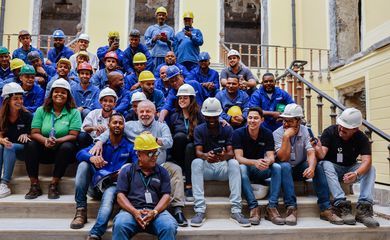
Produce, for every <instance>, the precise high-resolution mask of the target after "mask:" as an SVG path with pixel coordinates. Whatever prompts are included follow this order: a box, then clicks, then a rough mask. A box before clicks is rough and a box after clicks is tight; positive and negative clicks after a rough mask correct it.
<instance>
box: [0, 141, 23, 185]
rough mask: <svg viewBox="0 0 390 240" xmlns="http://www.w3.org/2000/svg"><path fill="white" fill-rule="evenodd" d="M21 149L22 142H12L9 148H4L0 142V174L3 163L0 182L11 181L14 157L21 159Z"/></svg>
mask: <svg viewBox="0 0 390 240" xmlns="http://www.w3.org/2000/svg"><path fill="white" fill-rule="evenodd" d="M23 149H24V144H19V143H12V147H11V148H6V147H4V146H3V145H2V144H0V176H1V174H2V173H3V169H2V168H3V164H4V174H3V176H2V177H1V182H2V183H9V182H10V181H11V177H12V173H13V172H14V167H15V162H16V158H18V159H21V160H23V158H24V156H23Z"/></svg>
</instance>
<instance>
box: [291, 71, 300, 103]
mask: <svg viewBox="0 0 390 240" xmlns="http://www.w3.org/2000/svg"><path fill="white" fill-rule="evenodd" d="M293 71H294V72H295V73H297V74H298V72H299V67H298V65H294V66H293ZM297 82H298V81H297V77H295V76H293V84H294V86H293V95H292V96H293V99H294V101H295V102H296V103H297V104H298V105H301V104H299V101H300V97H299V96H298V93H299V90H300V88H299V86H298V83H297ZM298 98H299V100H298Z"/></svg>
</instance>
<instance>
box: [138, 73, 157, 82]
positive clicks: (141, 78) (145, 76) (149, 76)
mask: <svg viewBox="0 0 390 240" xmlns="http://www.w3.org/2000/svg"><path fill="white" fill-rule="evenodd" d="M150 80H153V81H154V80H156V78H155V77H154V75H153V73H152V72H151V71H142V72H141V73H140V74H139V77H138V82H143V81H150Z"/></svg>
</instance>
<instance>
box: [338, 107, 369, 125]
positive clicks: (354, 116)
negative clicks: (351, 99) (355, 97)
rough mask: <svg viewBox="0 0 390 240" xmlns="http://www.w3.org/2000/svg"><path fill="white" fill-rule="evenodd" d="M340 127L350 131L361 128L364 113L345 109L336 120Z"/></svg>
mask: <svg viewBox="0 0 390 240" xmlns="http://www.w3.org/2000/svg"><path fill="white" fill-rule="evenodd" d="M336 122H337V124H338V125H341V126H343V127H345V128H348V129H354V128H358V127H360V125H362V122H363V116H362V113H361V112H360V111H359V110H358V109H356V108H347V109H345V110H344V111H343V112H342V113H341V114H340V116H339V117H338V118H337V120H336Z"/></svg>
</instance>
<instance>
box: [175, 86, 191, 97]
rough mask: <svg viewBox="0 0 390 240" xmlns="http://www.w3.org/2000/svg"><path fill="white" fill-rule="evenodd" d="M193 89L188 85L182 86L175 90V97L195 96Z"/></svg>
mask: <svg viewBox="0 0 390 240" xmlns="http://www.w3.org/2000/svg"><path fill="white" fill-rule="evenodd" d="M195 95H196V93H195V89H194V88H193V87H192V86H191V85H190V84H186V83H185V84H183V85H181V87H179V90H177V94H176V96H195Z"/></svg>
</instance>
